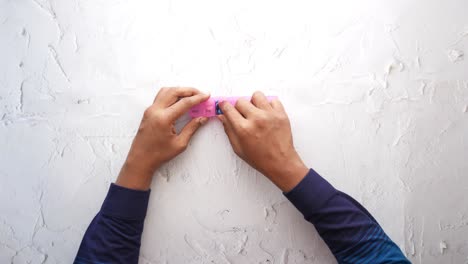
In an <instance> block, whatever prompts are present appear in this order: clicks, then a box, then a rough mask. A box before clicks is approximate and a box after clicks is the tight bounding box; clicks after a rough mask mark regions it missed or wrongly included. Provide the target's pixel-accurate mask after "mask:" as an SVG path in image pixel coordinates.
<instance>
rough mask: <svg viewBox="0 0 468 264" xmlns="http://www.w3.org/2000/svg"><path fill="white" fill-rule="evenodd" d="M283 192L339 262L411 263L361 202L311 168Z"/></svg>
mask: <svg viewBox="0 0 468 264" xmlns="http://www.w3.org/2000/svg"><path fill="white" fill-rule="evenodd" d="M285 196H286V197H287V198H288V199H289V201H291V202H292V203H293V204H294V206H295V207H296V208H297V209H298V210H299V211H300V212H301V213H302V214H303V215H304V218H305V219H306V220H307V221H309V222H310V223H312V224H313V225H314V226H315V228H316V229H317V231H318V233H319V234H320V236H321V237H322V238H323V240H324V241H325V243H326V244H327V245H328V247H329V248H330V250H331V251H332V253H333V255H335V257H336V259H337V260H338V262H339V263H410V262H409V261H408V260H407V259H406V257H405V256H404V255H403V253H402V252H401V250H400V248H399V247H398V246H397V245H396V244H395V243H394V242H393V241H392V240H391V239H390V238H389V237H388V236H387V235H386V234H385V232H384V231H383V230H382V228H381V227H380V225H379V224H378V223H377V221H376V220H375V219H374V217H372V215H371V214H370V213H369V212H368V211H367V210H366V209H365V208H364V207H363V206H362V205H360V204H359V203H358V202H357V201H356V200H354V199H353V198H351V197H350V196H348V195H347V194H345V193H342V192H340V191H338V190H336V189H335V188H333V186H332V185H331V184H330V183H328V182H327V181H326V180H325V179H323V178H322V177H321V176H320V175H318V174H317V173H316V172H315V171H314V170H312V169H311V170H310V171H309V173H308V174H307V175H306V177H305V178H304V179H303V180H302V181H301V182H300V183H299V184H298V185H297V186H296V187H294V189H293V190H291V191H290V192H288V193H286V194H285Z"/></svg>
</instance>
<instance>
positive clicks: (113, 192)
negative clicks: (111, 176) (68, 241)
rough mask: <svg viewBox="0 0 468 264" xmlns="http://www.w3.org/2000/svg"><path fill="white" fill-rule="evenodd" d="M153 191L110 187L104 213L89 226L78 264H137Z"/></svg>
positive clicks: (98, 215)
mask: <svg viewBox="0 0 468 264" xmlns="http://www.w3.org/2000/svg"><path fill="white" fill-rule="evenodd" d="M149 195H150V191H137V190H131V189H127V188H124V187H121V186H118V185H115V184H111V186H110V188H109V192H108V193H107V197H106V199H105V200H104V203H103V205H102V207H101V210H100V211H99V212H98V214H97V215H96V216H95V217H94V219H93V221H92V222H91V224H90V225H89V227H88V229H87V230H86V233H85V235H84V237H83V241H82V242H81V245H80V249H79V250H78V254H77V256H76V258H75V261H74V263H75V264H90V263H93V264H97V263H99V264H104V263H128V264H132V263H135V264H137V263H138V257H139V254H140V242H141V234H142V232H143V224H144V220H145V216H146V210H147V208H148V200H149Z"/></svg>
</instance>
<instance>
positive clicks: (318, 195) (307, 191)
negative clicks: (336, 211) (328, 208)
mask: <svg viewBox="0 0 468 264" xmlns="http://www.w3.org/2000/svg"><path fill="white" fill-rule="evenodd" d="M336 194H338V191H337V190H336V189H335V188H334V187H333V186H332V185H331V184H330V183H329V182H327V181H326V180H325V179H324V178H322V177H321V176H320V175H319V174H318V173H317V172H315V171H314V170H313V169H310V170H309V172H308V173H307V175H306V176H305V177H304V179H302V181H301V182H299V184H298V185H296V187H294V189H292V190H291V191H289V192H288V193H285V194H284V195H285V196H286V198H288V200H289V201H290V202H291V203H292V204H293V205H294V206H295V207H296V208H297V209H298V210H299V211H300V212H301V213H302V214H303V215H304V217H305V218H308V217H309V216H310V215H311V214H313V213H314V212H315V211H316V210H318V209H319V208H321V207H322V206H324V205H325V203H326V202H327V201H328V200H329V199H330V198H332V197H333V196H334V195H336Z"/></svg>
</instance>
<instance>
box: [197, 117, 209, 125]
mask: <svg viewBox="0 0 468 264" xmlns="http://www.w3.org/2000/svg"><path fill="white" fill-rule="evenodd" d="M207 121H208V117H200V119H199V120H198V122H199V123H200V124H201V125H204V124H206V122H207Z"/></svg>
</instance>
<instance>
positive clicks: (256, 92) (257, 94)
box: [252, 91, 263, 98]
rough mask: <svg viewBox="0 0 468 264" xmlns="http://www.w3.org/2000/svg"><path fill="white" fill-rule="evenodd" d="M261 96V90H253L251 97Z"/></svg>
mask: <svg viewBox="0 0 468 264" xmlns="http://www.w3.org/2000/svg"><path fill="white" fill-rule="evenodd" d="M261 96H263V93H262V92H261V91H255V92H254V93H253V95H252V97H255V98H258V97H261Z"/></svg>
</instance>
